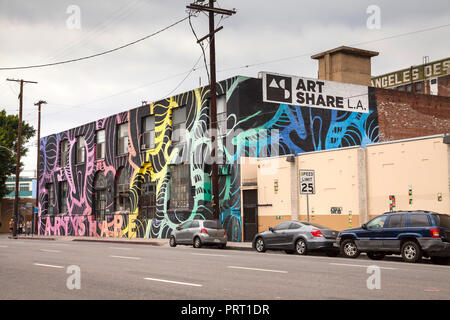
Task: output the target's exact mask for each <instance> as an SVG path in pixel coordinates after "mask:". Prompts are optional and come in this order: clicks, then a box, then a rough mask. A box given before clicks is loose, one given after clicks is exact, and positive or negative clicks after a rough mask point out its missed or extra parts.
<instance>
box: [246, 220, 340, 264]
mask: <svg viewBox="0 0 450 320" xmlns="http://www.w3.org/2000/svg"><path fill="white" fill-rule="evenodd" d="M338 233H339V232H338V231H335V230H331V229H330V228H327V227H324V226H321V225H319V224H317V223H310V222H300V221H285V222H281V223H280V224H278V225H277V226H275V227H274V228H269V230H268V231H264V232H261V233H258V234H256V235H255V237H254V238H253V241H252V246H253V248H254V249H256V251H258V252H265V251H266V250H268V249H270V250H284V251H285V252H286V253H289V254H291V253H297V254H300V255H306V254H307V253H308V252H310V251H314V250H323V251H325V252H326V253H327V254H328V255H329V256H337V255H338V254H339V250H338V249H337V247H336V246H334V243H335V241H336V237H337V235H338Z"/></svg>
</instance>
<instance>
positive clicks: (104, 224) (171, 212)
mask: <svg viewBox="0 0 450 320" xmlns="http://www.w3.org/2000/svg"><path fill="white" fill-rule="evenodd" d="M218 94H219V95H223V96H224V97H225V99H226V123H227V129H228V131H227V134H226V136H224V137H222V139H219V143H218V148H219V150H220V151H221V153H222V154H223V157H224V159H225V160H226V162H225V164H224V165H223V166H221V169H222V174H221V175H220V176H219V187H220V197H221V199H220V210H221V216H220V221H221V223H222V224H223V225H224V226H225V228H226V230H227V234H228V236H229V239H230V240H231V241H240V240H241V237H242V235H241V234H242V222H241V196H240V172H239V157H240V156H243V155H245V156H256V157H265V156H271V155H273V154H274V150H273V149H274V147H273V142H274V140H276V145H277V147H278V153H279V154H292V153H301V152H306V151H316V150H324V149H331V148H337V147H345V146H350V145H363V146H364V145H366V144H367V143H371V142H376V141H378V119H377V113H376V105H375V103H374V99H371V101H372V103H371V105H370V112H369V113H365V114H362V113H354V112H343V111H336V110H324V109H317V108H309V107H299V106H291V105H285V104H281V105H277V104H272V103H264V102H262V94H261V81H260V80H259V79H253V78H246V77H234V78H230V79H228V80H225V81H222V82H220V83H219V84H218ZM369 95H370V90H369ZM208 106H209V90H208V88H207V87H204V88H199V89H195V90H192V91H189V92H187V93H184V94H180V95H177V96H174V97H170V98H167V99H165V100H162V101H159V102H156V103H153V104H151V105H149V106H143V107H139V108H136V109H132V110H129V111H127V112H123V113H120V114H117V115H115V116H111V117H107V118H104V119H100V120H97V121H95V122H92V123H89V124H87V125H84V126H81V127H78V128H74V129H71V130H68V131H65V132H62V133H58V134H55V135H51V136H48V137H45V138H42V139H41V141H40V149H41V156H40V171H39V177H40V178H39V190H40V194H39V209H40V210H39V215H40V219H39V232H40V234H43V235H74V236H99V237H130V238H131V237H146V238H167V237H168V236H169V235H170V233H171V231H172V230H173V229H174V228H176V226H177V225H179V224H180V223H183V222H185V221H188V220H191V219H194V218H202V219H211V218H212V210H211V181H210V176H209V170H210V167H209V166H208V163H207V161H206V159H205V155H207V154H209V149H210V138H209V136H208V134H209V133H208V127H209V108H208ZM181 107H186V125H185V128H186V130H185V134H184V142H183V143H181V144H180V143H178V144H175V143H173V141H172V134H173V125H172V120H173V113H174V110H176V109H177V108H181ZM149 115H153V116H154V117H155V129H154V130H155V145H154V148H152V149H146V150H141V141H140V139H141V132H142V119H143V118H144V117H147V116H149ZM124 123H127V124H128V153H126V154H124V155H117V154H116V153H117V152H116V150H117V148H118V145H117V144H118V142H117V126H118V125H120V124H124ZM98 130H105V138H106V139H105V156H104V158H103V159H100V160H97V159H96V132H97V131H98ZM80 136H83V137H84V148H85V150H86V152H85V155H86V161H84V162H82V163H79V164H77V161H76V153H77V150H76V149H77V138H78V137H80ZM275 138H276V139H275ZM63 140H67V141H68V151H67V152H68V161H67V163H65V165H64V166H61V161H60V159H59V158H60V156H59V155H60V153H61V150H60V148H61V141H63ZM230 142H231V143H230ZM180 162H184V163H186V164H187V165H188V167H189V181H190V183H189V186H190V190H189V196H190V197H189V198H190V199H189V208H188V209H184V210H177V209H171V208H170V206H169V203H170V201H171V195H170V192H169V191H170V184H171V165H172V164H174V163H180ZM120 170H125V173H126V175H127V176H128V177H129V200H130V208H129V210H128V211H126V212H124V211H120V210H116V208H115V207H116V206H115V190H114V188H115V187H114V186H115V183H116V180H117V175H118V172H119V171H120ZM98 173H101V174H103V175H104V177H105V178H106V185H107V188H106V192H105V193H106V194H105V200H104V201H105V207H106V215H105V216H104V218H103V219H96V217H95V215H94V209H93V208H94V180H95V177H96V174H98ZM62 181H67V184H68V194H67V197H66V198H65V199H66V203H65V206H64V208H65V207H67V210H66V212H65V213H64V214H59V212H60V211H61V210H60V208H59V207H60V206H61V204H60V201H54V200H53V201H52V199H54V198H55V197H57V195H58V191H57V190H59V189H58V186H59V183H60V182H62ZM148 181H150V182H152V183H154V184H155V186H156V204H155V215H154V216H153V217H152V218H151V219H149V218H148V217H146V216H143V215H142V214H141V213H140V212H139V207H140V198H141V194H142V192H143V187H144V184H145V183H146V182H148ZM51 185H53V187H52V188H49V186H51ZM49 190H50V191H49ZM49 192H54V193H55V194H54V195H49ZM50 207H53V208H52V210H49V208H50ZM49 211H51V212H52V213H51V214H50V212H49Z"/></svg>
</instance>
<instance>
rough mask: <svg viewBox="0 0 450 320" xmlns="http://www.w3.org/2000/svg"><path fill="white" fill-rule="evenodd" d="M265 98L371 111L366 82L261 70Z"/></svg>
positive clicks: (265, 99)
mask: <svg viewBox="0 0 450 320" xmlns="http://www.w3.org/2000/svg"><path fill="white" fill-rule="evenodd" d="M262 81H263V101H264V102H272V103H285V104H291V105H295V106H306V107H311V108H321V109H331V110H340V111H351V112H361V113H368V112H369V89H368V87H366V86H361V85H356V84H349V83H342V82H334V81H326V80H318V79H310V78H301V77H295V76H287V75H281V74H274V73H266V72H263V73H262Z"/></svg>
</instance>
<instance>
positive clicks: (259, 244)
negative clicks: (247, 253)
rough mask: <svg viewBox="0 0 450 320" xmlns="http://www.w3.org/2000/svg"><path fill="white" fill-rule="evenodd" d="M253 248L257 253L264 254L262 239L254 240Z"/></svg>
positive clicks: (264, 248) (264, 246) (264, 247)
mask: <svg viewBox="0 0 450 320" xmlns="http://www.w3.org/2000/svg"><path fill="white" fill-rule="evenodd" d="M255 248H256V251H258V252H266V245H265V243H264V240H263V238H258V239H256V242H255Z"/></svg>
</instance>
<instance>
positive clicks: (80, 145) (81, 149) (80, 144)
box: [77, 136, 86, 164]
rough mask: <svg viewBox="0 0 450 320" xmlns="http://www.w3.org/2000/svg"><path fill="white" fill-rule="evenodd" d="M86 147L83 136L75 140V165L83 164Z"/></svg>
mask: <svg viewBox="0 0 450 320" xmlns="http://www.w3.org/2000/svg"><path fill="white" fill-rule="evenodd" d="M85 158H86V147H85V140H84V137H83V136H80V137H78V138H77V164H80V163H84V162H85V161H86V159H85Z"/></svg>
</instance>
